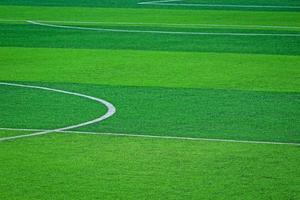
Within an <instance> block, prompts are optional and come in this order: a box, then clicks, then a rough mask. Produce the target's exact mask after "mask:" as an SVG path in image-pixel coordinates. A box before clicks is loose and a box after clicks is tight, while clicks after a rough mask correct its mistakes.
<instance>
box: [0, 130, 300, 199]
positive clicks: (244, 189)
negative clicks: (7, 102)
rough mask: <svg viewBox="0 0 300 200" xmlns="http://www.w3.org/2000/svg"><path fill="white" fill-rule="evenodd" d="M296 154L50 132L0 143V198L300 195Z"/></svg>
mask: <svg viewBox="0 0 300 200" xmlns="http://www.w3.org/2000/svg"><path fill="white" fill-rule="evenodd" d="M16 149H17V151H16ZM298 154H299V148H298V147H289V146H285V145H283V146H273V145H261V144H260V145H253V144H252V145H251V144H230V143H214V142H199V141H197V142H193V141H176V140H163V139H141V138H124V137H111V136H88V135H78V134H63V135H62V134H60V135H57V134H54V135H48V136H41V137H35V138H31V139H24V140H19V141H12V142H7V143H3V144H1V148H0V159H1V160H5V162H1V163H0V168H1V174H2V175H1V179H0V185H1V192H0V198H1V199H22V200H25V199H45V200H46V199H124V198H125V199H241V197H242V198H243V199H249V200H251V199H298V198H299V192H300V191H299V187H297V184H298V183H299V181H300V177H299V168H298V165H299V162H300V160H299V156H298ZM275 155H276V156H275Z"/></svg>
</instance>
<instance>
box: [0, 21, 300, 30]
mask: <svg viewBox="0 0 300 200" xmlns="http://www.w3.org/2000/svg"><path fill="white" fill-rule="evenodd" d="M0 21H3V22H6V21H8V22H27V21H28V20H17V19H0ZM32 21H39V22H45V23H69V24H70V23H71V24H107V25H111V24H113V25H158V26H180V27H183V26H185V27H236V28H279V29H300V26H279V25H274V26H272V25H243V24H241V25H239V24H201V23H200V24H194V23H190V24H184V23H182V24H178V23H150V22H149V23H147V22H145V23H144V22H113V21H110V22H108V21H106V22H105V21H65V20H32Z"/></svg>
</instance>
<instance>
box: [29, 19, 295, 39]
mask: <svg viewBox="0 0 300 200" xmlns="http://www.w3.org/2000/svg"><path fill="white" fill-rule="evenodd" d="M27 22H28V23H30V24H34V25H39V26H46V27H53V28H64V29H75V30H90V31H100V32H121V33H152V34H172V35H219V36H279V37H300V34H289V33H282V34H279V33H208V32H182V31H180V32H178V31H148V30H127V29H110V28H89V27H79V26H65V25H55V24H48V23H41V22H36V21H30V20H28V21H27Z"/></svg>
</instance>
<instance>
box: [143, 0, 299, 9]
mask: <svg viewBox="0 0 300 200" xmlns="http://www.w3.org/2000/svg"><path fill="white" fill-rule="evenodd" d="M173 2H182V0H165V1H144V2H139V3H138V5H158V6H190V7H219V8H222V7H225V8H226V7H227V8H228V7H229V8H278V9H280V8H283V9H284V8H288V9H298V8H300V6H285V5H278V6H276V5H241V4H210V3H173Z"/></svg>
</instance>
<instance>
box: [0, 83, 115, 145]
mask: <svg viewBox="0 0 300 200" xmlns="http://www.w3.org/2000/svg"><path fill="white" fill-rule="evenodd" d="M0 85H5V86H13V87H23V88H32V89H40V90H46V91H52V92H57V93H63V94H68V95H73V96H78V97H82V98H85V99H89V100H92V101H96V102H98V103H100V104H102V105H104V106H105V107H106V108H107V112H106V113H105V114H104V115H102V116H100V117H98V118H96V119H93V120H89V121H86V122H83V123H80V124H74V125H70V126H66V127H62V128H56V129H53V130H42V131H39V132H37V133H32V134H27V135H18V136H11V137H3V138H0V142H1V141H7V140H15V139H18V138H25V137H33V136H39V135H45V134H49V133H53V132H59V131H65V130H70V129H74V128H79V127H83V126H87V125H90V124H94V123H97V122H101V121H103V120H105V119H107V118H109V117H111V116H112V115H113V114H114V113H115V112H116V108H115V107H114V105H112V104H111V103H110V102H108V101H105V100H103V99H99V98H96V97H92V96H88V95H85V94H80V93H76V92H69V91H65V90H59V89H53V88H48V87H41V86H33V85H23V84H15V83H6V82H0Z"/></svg>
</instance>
